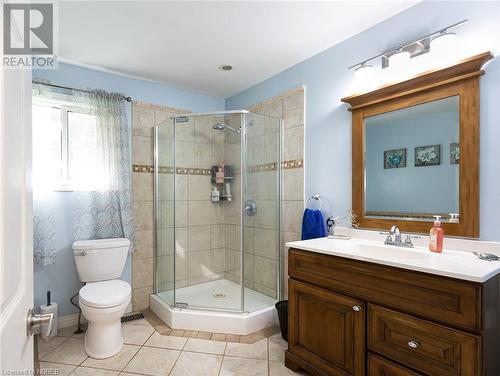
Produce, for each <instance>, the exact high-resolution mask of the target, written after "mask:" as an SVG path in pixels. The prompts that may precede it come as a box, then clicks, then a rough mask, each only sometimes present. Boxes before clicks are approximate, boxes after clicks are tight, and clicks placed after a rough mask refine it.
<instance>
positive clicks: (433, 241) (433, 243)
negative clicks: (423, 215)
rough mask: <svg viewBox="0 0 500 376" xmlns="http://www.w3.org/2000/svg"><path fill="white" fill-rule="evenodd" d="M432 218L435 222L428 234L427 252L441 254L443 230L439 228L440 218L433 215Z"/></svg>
mask: <svg viewBox="0 0 500 376" xmlns="http://www.w3.org/2000/svg"><path fill="white" fill-rule="evenodd" d="M434 218H436V220H435V221H434V226H433V227H432V228H431V231H430V233H429V236H430V239H429V250H430V251H431V252H436V253H441V252H443V238H444V230H443V228H442V227H441V216H440V215H435V216H434Z"/></svg>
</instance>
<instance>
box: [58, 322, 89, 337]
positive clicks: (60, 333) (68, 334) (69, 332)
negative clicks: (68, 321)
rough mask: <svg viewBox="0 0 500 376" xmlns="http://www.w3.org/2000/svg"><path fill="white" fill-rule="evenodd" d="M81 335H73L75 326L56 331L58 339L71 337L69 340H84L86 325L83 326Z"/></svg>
mask: <svg viewBox="0 0 500 376" xmlns="http://www.w3.org/2000/svg"><path fill="white" fill-rule="evenodd" d="M82 328H83V333H79V334H75V331H76V325H74V326H69V327H67V328H62V329H58V330H57V335H58V336H60V337H68V338H69V337H71V338H81V339H83V338H85V330H86V329H87V324H86V323H85V324H83V326H82Z"/></svg>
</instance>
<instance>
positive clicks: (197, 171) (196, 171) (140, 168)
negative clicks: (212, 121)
mask: <svg viewBox="0 0 500 376" xmlns="http://www.w3.org/2000/svg"><path fill="white" fill-rule="evenodd" d="M277 167H278V163H277V162H274V163H265V164H260V165H255V166H248V167H247V168H248V172H250V173H254V172H263V171H276V169H277ZM301 167H304V160H303V159H292V160H288V161H283V162H282V163H281V168H282V169H284V170H290V169H293V168H301ZM132 171H133V172H138V173H154V172H155V168H154V166H151V165H136V164H134V165H133V166H132ZM159 173H160V174H173V173H174V168H173V167H171V166H160V171H159ZM176 173H177V174H179V175H206V176H209V175H210V169H209V168H191V167H177V168H176Z"/></svg>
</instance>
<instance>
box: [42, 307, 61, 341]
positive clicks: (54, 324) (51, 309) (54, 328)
mask: <svg viewBox="0 0 500 376" xmlns="http://www.w3.org/2000/svg"><path fill="white" fill-rule="evenodd" d="M40 313H41V314H42V315H44V314H47V313H52V314H53V315H54V317H53V319H52V329H51V331H50V333H49V334H48V335H47V336H42V338H47V337H54V336H56V335H57V303H54V302H52V303H51V304H50V305H46V304H44V305H41V306H40ZM47 326H48V324H42V333H45V330H46V328H47Z"/></svg>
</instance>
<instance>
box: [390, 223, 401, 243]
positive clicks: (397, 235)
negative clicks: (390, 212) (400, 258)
mask: <svg viewBox="0 0 500 376" xmlns="http://www.w3.org/2000/svg"><path fill="white" fill-rule="evenodd" d="M389 235H391V236H394V243H401V231H400V230H399V227H398V226H397V225H393V226H392V227H391V229H390V230H389Z"/></svg>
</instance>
